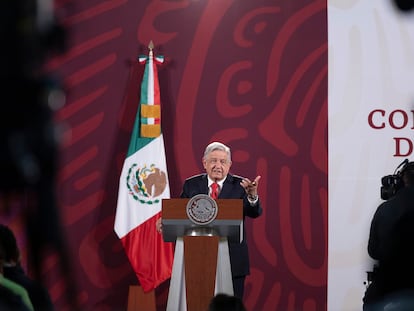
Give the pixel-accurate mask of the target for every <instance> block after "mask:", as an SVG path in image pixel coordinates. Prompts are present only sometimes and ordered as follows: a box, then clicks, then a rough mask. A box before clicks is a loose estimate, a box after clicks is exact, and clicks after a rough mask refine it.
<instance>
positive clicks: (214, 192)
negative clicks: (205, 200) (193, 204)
mask: <svg viewBox="0 0 414 311" xmlns="http://www.w3.org/2000/svg"><path fill="white" fill-rule="evenodd" d="M218 188H219V185H218V183H216V182H215V183H212V184H211V194H210V196H211V197H212V198H213V199H214V200H215V199H217V197H218Z"/></svg>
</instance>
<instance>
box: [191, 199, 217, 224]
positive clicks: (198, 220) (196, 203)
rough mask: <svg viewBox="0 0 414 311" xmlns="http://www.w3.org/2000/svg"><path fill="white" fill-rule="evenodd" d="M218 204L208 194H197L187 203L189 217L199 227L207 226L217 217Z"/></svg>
mask: <svg viewBox="0 0 414 311" xmlns="http://www.w3.org/2000/svg"><path fill="white" fill-rule="evenodd" d="M217 212H218V206H217V202H216V201H215V200H213V199H212V198H210V197H209V196H208V195H207V194H197V195H196V196H193V197H192V198H191V199H190V200H189V201H188V203H187V216H188V218H189V219H190V220H191V221H192V222H193V223H195V224H197V225H207V224H209V223H210V222H212V221H213V220H214V219H216V217H217Z"/></svg>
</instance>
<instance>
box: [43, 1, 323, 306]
mask: <svg viewBox="0 0 414 311" xmlns="http://www.w3.org/2000/svg"><path fill="white" fill-rule="evenodd" d="M56 10H57V13H58V16H59V17H61V18H62V21H63V23H64V25H65V26H66V29H67V31H68V34H69V38H68V39H69V40H68V50H67V53H65V54H64V55H63V56H61V57H58V58H55V59H52V60H51V61H49V62H48V63H47V66H46V68H47V71H48V72H49V73H51V74H54V75H56V76H57V77H58V78H59V79H60V80H61V81H62V82H63V83H64V85H65V88H66V90H67V103H66V106H65V107H64V108H63V109H61V110H60V111H59V112H58V113H57V115H56V121H57V123H58V124H59V125H60V126H62V127H61V129H62V131H63V134H64V135H63V137H64V139H63V140H62V144H61V158H60V160H61V166H60V171H59V185H58V197H59V204H60V206H59V208H60V209H61V213H62V220H63V226H64V229H65V233H66V236H67V239H68V243H69V246H70V251H71V255H72V259H71V263H72V264H73V268H74V271H75V275H76V279H77V283H78V284H77V287H78V289H79V295H80V298H81V301H82V305H83V306H84V307H85V309H86V310H122V309H124V308H125V306H126V302H127V293H128V286H129V285H133V284H136V283H137V280H136V278H135V276H134V273H133V271H132V270H131V267H130V265H129V263H128V260H127V259H126V256H125V255H124V253H123V250H122V249H121V245H120V243H119V241H118V239H117V237H116V235H115V233H114V232H113V223H114V215H115V209H116V201H117V192H118V180H119V174H120V172H121V165H122V161H123V159H124V156H125V153H126V150H127V147H128V143H129V138H130V133H131V128H132V124H133V120H134V118H135V113H136V108H137V106H136V105H137V102H134V96H135V97H136V98H138V95H137V94H134V93H133V92H134V91H135V90H137V89H138V87H139V83H140V81H139V77H140V74H141V72H140V71H139V70H135V69H137V68H135V67H134V65H133V63H134V59H136V57H137V56H138V55H139V54H142V53H147V50H146V46H147V45H148V43H149V41H150V40H153V41H154V44H155V52H156V53H158V54H162V55H164V56H165V57H167V59H168V60H169V61H168V63H167V64H166V65H165V66H164V67H163V68H162V69H161V70H160V72H159V77H160V88H161V97H162V118H163V119H162V126H163V132H164V136H165V142H166V153H167V161H168V170H169V180H170V187H171V191H172V197H176V196H178V195H179V193H180V190H181V185H182V182H183V180H184V179H185V178H186V177H187V176H189V175H192V174H195V173H198V172H200V171H201V170H202V166H201V156H202V152H203V150H204V147H205V145H206V144H207V143H209V142H210V141H212V140H220V141H223V142H224V143H227V144H229V145H230V146H231V147H232V152H233V166H232V171H233V173H236V174H240V175H245V176H247V177H250V178H253V177H255V176H256V175H261V176H262V179H261V184H260V188H259V194H260V196H261V198H262V200H263V203H264V215H263V216H262V217H260V218H258V219H256V220H254V221H252V220H248V222H247V229H248V241H249V245H250V256H251V263H252V267H251V270H252V273H251V275H250V276H249V277H248V279H247V289H246V297H245V304H246V306H247V308H248V310H251V311H252V310H281V311H285V310H292V311H293V310H307V311H320V310H325V309H326V297H327V293H326V289H327V287H326V285H327V284H326V283H327V219H328V218H327V216H328V215H327V213H328V211H327V206H328V203H327V200H328V198H327V197H328V195H327V166H328V163H327V161H328V158H327V130H328V128H327V67H328V64H327V48H328V46H327V7H326V1H311V0H297V1H274V0H254V1H253V0H220V1H216V0H210V1H207V0H193V1H190V0H188V1H185V0H183V1H179V0H177V1H161V0H153V1H149V0H141V1H132V0H129V1H128V0H109V1H98V0H89V1H81V0H72V1H67V0H60V1H56ZM49 264H50V267H49V269H48V273H53V269H57V265H56V264H53V260H51V262H50V263H49ZM61 282H62V280H60V279H58V278H52V279H50V281H49V283H48V287H49V289H50V291H51V294H52V297H53V300H54V301H55V303H56V306H57V307H58V310H65V309H67V307H65V306H67V302H66V301H65V299H64V298H63V296H64V291H63V290H62V286H61ZM167 291H168V284H163V285H162V286H161V287H160V288H159V289H158V290H157V304H158V305H159V308H160V309H162V308H163V306H164V305H165V300H166V295H167Z"/></svg>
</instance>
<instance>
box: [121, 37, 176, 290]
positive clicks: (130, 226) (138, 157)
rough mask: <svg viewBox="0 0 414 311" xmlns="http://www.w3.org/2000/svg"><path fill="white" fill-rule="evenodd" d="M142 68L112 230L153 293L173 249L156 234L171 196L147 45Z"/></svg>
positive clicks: (156, 85)
mask: <svg viewBox="0 0 414 311" xmlns="http://www.w3.org/2000/svg"><path fill="white" fill-rule="evenodd" d="M149 48H150V49H149V55H148V56H144V57H140V58H139V61H140V63H142V64H145V71H144V75H143V79H142V83H141V96H140V104H139V107H138V112H137V115H136V119H135V123H134V127H133V130H132V137H131V142H130V145H129V149H128V153H127V155H126V159H125V161H124V165H123V168H122V173H121V177H120V180H119V192H118V203H117V209H116V215H115V232H116V234H117V235H118V237H119V238H120V240H121V242H122V245H123V247H124V249H125V252H126V254H127V256H128V258H129V261H130V263H131V265H132V267H133V269H134V271H135V273H136V275H137V277H138V280H139V282H140V284H141V287H142V289H143V290H144V292H149V291H151V290H153V289H155V288H156V287H157V286H158V285H160V284H161V283H162V282H164V281H165V280H167V279H168V278H170V277H171V269H172V262H173V245H172V243H166V242H164V241H163V239H162V235H161V234H159V233H158V232H157V230H156V224H155V223H156V221H157V219H158V218H160V214H161V203H162V199H166V198H170V187H169V183H168V173H167V164H166V159H165V149H164V139H163V136H162V133H161V122H160V121H161V105H160V91H159V83H158V73H157V64H160V63H162V62H163V58H162V57H154V55H153V51H152V49H153V46H152V43H151V44H150V46H149Z"/></svg>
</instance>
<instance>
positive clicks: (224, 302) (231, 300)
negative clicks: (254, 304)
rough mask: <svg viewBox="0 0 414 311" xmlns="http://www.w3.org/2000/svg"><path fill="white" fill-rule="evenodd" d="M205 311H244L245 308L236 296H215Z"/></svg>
mask: <svg viewBox="0 0 414 311" xmlns="http://www.w3.org/2000/svg"><path fill="white" fill-rule="evenodd" d="M207 311H246V308H245V307H244V305H243V302H242V300H241V299H240V298H238V297H236V296H230V295H227V294H217V295H215V296H214V297H213V298H212V299H211V301H210V304H209V306H208V310H207Z"/></svg>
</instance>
